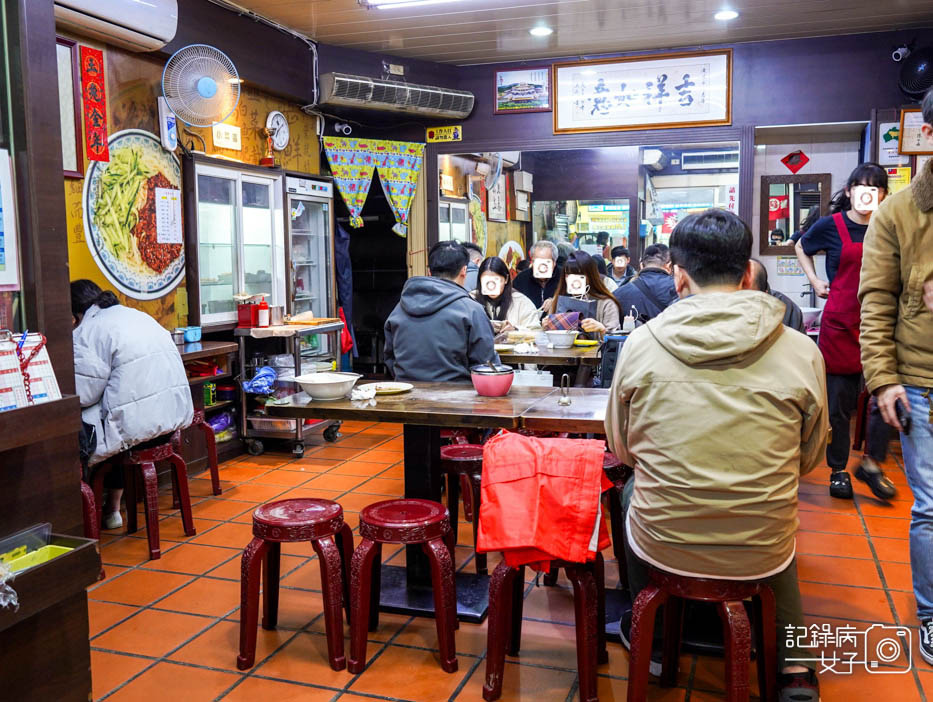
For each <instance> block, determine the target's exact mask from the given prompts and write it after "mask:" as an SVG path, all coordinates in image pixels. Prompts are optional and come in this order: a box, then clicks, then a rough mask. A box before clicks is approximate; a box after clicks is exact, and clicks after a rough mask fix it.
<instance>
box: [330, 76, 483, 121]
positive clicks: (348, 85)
mask: <svg viewBox="0 0 933 702" xmlns="http://www.w3.org/2000/svg"><path fill="white" fill-rule="evenodd" d="M474 100H475V98H474V96H473V93H470V92H467V91H465V90H453V89H451V88H439V87H435V86H431V85H414V84H412V83H402V82H400V81H393V80H380V79H375V78H366V77H365V76H351V75H349V74H346V73H325V74H324V75H322V76H321V104H323V105H343V106H345V107H358V108H361V109H366V110H383V111H385V112H410V113H415V114H421V115H425V116H427V117H446V118H449V119H462V118H464V117H467V116H468V115H469V114H470V112H472V111H473V101H474Z"/></svg>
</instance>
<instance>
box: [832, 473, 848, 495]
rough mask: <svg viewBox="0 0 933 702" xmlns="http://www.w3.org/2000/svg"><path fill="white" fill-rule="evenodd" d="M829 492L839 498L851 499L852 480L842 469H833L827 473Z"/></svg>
mask: <svg viewBox="0 0 933 702" xmlns="http://www.w3.org/2000/svg"><path fill="white" fill-rule="evenodd" d="M829 494H830V496H832V497H838V498H839V499H841V500H851V499H852V480H851V478H849V474H848V473H846V472H845V471H844V470H834V471H833V472H832V473H830V474H829Z"/></svg>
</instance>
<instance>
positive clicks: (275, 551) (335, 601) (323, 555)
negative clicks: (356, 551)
mask: <svg viewBox="0 0 933 702" xmlns="http://www.w3.org/2000/svg"><path fill="white" fill-rule="evenodd" d="M296 541H310V542H311V545H312V546H313V547H314V552H315V553H316V554H317V556H318V560H319V561H320V562H321V586H322V589H323V591H324V629H325V631H326V633H327V657H328V659H329V661H330V667H331V668H333V669H334V670H343V669H344V668H345V667H346V665H347V660H346V658H345V657H344V653H343V612H342V608H343V602H344V598H345V597H346V595H345V591H346V583H347V575H348V572H347V571H348V568H349V565H350V556H351V555H352V553H353V532H352V531H351V530H350V527H349V525H347V524H346V523H345V522H344V521H343V508H342V507H341V506H340V505H339V504H337V503H336V502H331V501H330V500H320V499H315V498H306V499H305V498H300V499H292V500H278V501H277V502H270V503H268V504H265V505H261V506H260V507H258V508H257V509H256V511H255V512H253V540H252V541H250V542H249V545H248V546H247V547H246V548H245V549H244V550H243V557H242V560H241V564H242V565H241V568H240V571H241V573H242V575H241V578H240V654H239V655H238V656H237V659H236V666H237V668H239V669H240V670H246V669H247V668H250V667H252V665H253V663H254V662H255V660H256V626H257V620H258V619H259V569H260V565H261V564H262V565H263V605H262V628H263V629H275V626H276V623H277V622H278V613H279V564H280V560H281V549H282V546H281V545H282V544H283V543H291V542H296Z"/></svg>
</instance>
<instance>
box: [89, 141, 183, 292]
mask: <svg viewBox="0 0 933 702" xmlns="http://www.w3.org/2000/svg"><path fill="white" fill-rule="evenodd" d="M108 143H109V146H110V161H100V162H97V161H95V162H92V163H91V166H90V168H89V169H88V173H87V176H86V177H85V179H84V194H83V203H84V235H85V239H86V241H87V245H88V248H89V249H90V250H91V255H92V256H93V257H94V261H95V262H96V263H97V266H98V267H99V268H100V270H101V272H103V274H104V275H105V276H106V277H107V279H108V280H109V281H110V282H111V283H113V285H114V286H115V287H116V288H117V289H118V290H119V291H120V292H122V293H124V294H125V295H128V296H129V297H132V298H134V299H137V300H154V299H157V298H160V297H162V296H163V295H165V294H167V293H169V292H170V291H172V290H173V289H174V288H175V286H177V285H178V283H179V282H180V281H181V279H182V277H183V276H184V273H185V251H184V245H183V244H180V243H161V242H160V237H159V233H158V231H157V227H156V220H157V217H156V190H157V189H160V188H168V189H174V190H180V189H181V167H180V165H179V163H178V159H177V158H176V157H175V155H174V154H172V153H170V152H168V151H166V150H165V149H163V148H162V144H161V143H160V141H159V137H158V136H156V135H155V134H152V133H151V132H147V131H144V130H142V129H125V130H123V131H120V132H116V133H115V134H111V135H110V138H109V139H108Z"/></svg>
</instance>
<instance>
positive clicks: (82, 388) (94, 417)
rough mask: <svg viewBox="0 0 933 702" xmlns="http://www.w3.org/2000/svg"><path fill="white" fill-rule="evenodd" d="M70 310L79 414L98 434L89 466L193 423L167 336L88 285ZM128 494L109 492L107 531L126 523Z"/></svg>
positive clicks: (77, 289) (74, 289)
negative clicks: (122, 503)
mask: <svg viewBox="0 0 933 702" xmlns="http://www.w3.org/2000/svg"><path fill="white" fill-rule="evenodd" d="M71 312H72V314H73V315H74V324H75V328H74V332H73V341H74V354H75V385H76V387H77V393H78V396H79V397H80V399H81V408H82V412H81V415H82V419H83V420H84V421H85V422H87V423H88V424H90V425H91V426H93V427H94V428H95V430H96V436H97V446H96V448H95V450H94V453H93V455H92V456H91V458H90V461H89V464H90V465H91V466H94V465H95V464H97V463H100V462H101V461H103V460H105V459H107V458H109V457H111V456H113V455H116V454H118V453H120V452H121V451H125V450H127V449H129V448H132V447H133V446H136V445H137V444H141V443H143V442H145V441H149V440H151V439H155V438H157V437H160V436H163V435H165V434H171V433H172V432H174V431H175V430H176V429H181V428H182V427H186V426H188V425H189V424H191V420H192V418H193V414H194V407H193V405H192V402H191V390H190V388H189V385H188V378H187V376H186V375H185V367H184V365H183V364H182V361H181V356H180V355H179V353H178V347H177V346H175V342H174V341H173V340H172V336H171V334H169V332H168V331H167V330H165V329H164V328H162V327H161V326H160V325H159V323H158V322H156V321H155V320H154V319H153V318H152V317H150V316H149V315H148V314H146V313H145V312H140V311H139V310H134V309H132V308H129V307H124V306H122V305H120V304H119V302H118V300H117V298H116V296H115V295H114V294H113V293H112V292H109V291H106V292H105V291H103V290H101V289H100V287H98V286H97V284H96V283H94V282H92V281H90V280H76V281H74V282H73V283H72V284H71ZM114 477H118V476H114ZM122 493H123V490H122V489H119V488H117V486H116V485H113V486H111V490H110V495H109V498H108V500H107V504H106V505H104V510H103V511H104V515H105V519H104V527H105V528H107V529H116V528H118V527H119V526H121V525H122V520H121V518H120V497H121V495H122Z"/></svg>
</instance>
